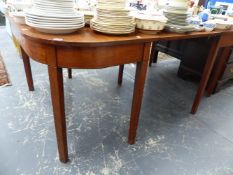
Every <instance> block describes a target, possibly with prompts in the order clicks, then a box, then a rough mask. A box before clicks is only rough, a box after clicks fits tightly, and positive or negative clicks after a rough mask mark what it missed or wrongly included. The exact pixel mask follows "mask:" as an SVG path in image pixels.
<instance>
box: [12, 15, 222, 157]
mask: <svg viewBox="0 0 233 175" xmlns="http://www.w3.org/2000/svg"><path fill="white" fill-rule="evenodd" d="M9 20H10V23H11V28H12V32H13V35H14V36H15V37H16V39H17V40H18V42H19V43H20V46H21V48H22V49H23V50H24V51H25V55H26V57H25V58H28V57H31V58H32V59H34V60H36V61H38V62H40V63H43V64H46V65H48V72H49V80H50V87H51V98H52V105H53V114H54V122H55V129H56V136H57V143H58V151H59V158H60V160H61V162H67V161H68V149H67V136H66V122H65V107H64V88H63V76H62V68H68V69H71V68H88V69H99V68H105V67H111V66H120V65H121V66H122V65H124V64H128V63H136V64H137V68H136V75H135V85H134V93H133V101H132V108H131V117H130V127H129V135H128V142H129V144H133V143H135V139H136V131H137V127H138V120H139V115H140V109H141V104H142V98H143V90H144V84H145V79H146V74H147V68H148V63H149V57H150V52H151V45H152V42H153V41H159V40H177V39H185V38H196V37H207V36H219V35H221V33H222V32H220V31H215V32H193V33H190V34H176V33H165V32H161V33H160V34H158V35H145V34H141V33H138V32H136V33H134V34H131V35H124V36H110V35H103V34H99V33H96V32H94V31H92V30H91V29H90V28H87V27H86V28H84V29H81V30H80V31H78V32H76V33H73V34H68V35H51V34H43V33H40V32H37V31H36V30H34V29H32V28H30V27H29V26H26V25H18V24H16V23H15V22H14V20H13V19H12V18H9ZM215 44H216V43H214V44H213V46H212V48H215V47H216V45H215ZM214 55H215V54H212V53H211V54H210V57H209V64H207V65H206V73H205V74H204V75H203V79H202V81H201V84H200V86H199V90H198V93H197V96H196V99H195V103H194V104H195V107H194V109H195V111H196V109H197V107H198V105H199V103H200V99H201V96H202V95H203V89H205V88H206V86H205V85H206V82H207V81H208V78H209V71H211V69H212V66H211V65H212V62H213V61H214V59H215V58H214ZM25 68H26V69H28V70H29V68H30V66H29V65H28V66H27V63H26V65H25ZM27 72H29V71H26V74H27ZM69 73H70V72H69ZM120 73H122V76H123V69H122V67H121V70H120ZM29 75H30V73H29ZM122 76H121V75H120V76H119V77H121V78H122ZM121 82H122V80H121ZM29 86H30V85H29Z"/></svg>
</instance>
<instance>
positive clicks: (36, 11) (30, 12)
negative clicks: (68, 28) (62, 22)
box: [26, 9, 84, 18]
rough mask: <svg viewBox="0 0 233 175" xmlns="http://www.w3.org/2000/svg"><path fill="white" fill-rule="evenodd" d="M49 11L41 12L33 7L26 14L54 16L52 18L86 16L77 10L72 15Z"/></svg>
mask: <svg viewBox="0 0 233 175" xmlns="http://www.w3.org/2000/svg"><path fill="white" fill-rule="evenodd" d="M48 13H49V12H48ZM48 13H43V12H41V11H39V10H36V9H31V10H29V11H26V16H27V15H34V16H41V17H52V18H79V17H83V16H84V15H83V14H82V13H79V12H77V11H74V13H73V14H72V15H70V14H58V13H56V14H48Z"/></svg>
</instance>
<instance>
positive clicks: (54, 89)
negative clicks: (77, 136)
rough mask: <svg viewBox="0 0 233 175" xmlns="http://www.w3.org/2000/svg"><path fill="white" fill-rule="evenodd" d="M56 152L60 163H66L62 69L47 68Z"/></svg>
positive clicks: (66, 149)
mask: <svg viewBox="0 0 233 175" xmlns="http://www.w3.org/2000/svg"><path fill="white" fill-rule="evenodd" d="M48 73H49V80H50V90H51V98H52V105H53V115H54V123H55V129H56V136H57V143H58V152H59V158H60V161H61V162H64V163H66V162H68V148H67V136H66V119H65V104H64V87H63V74H62V68H56V67H52V66H48Z"/></svg>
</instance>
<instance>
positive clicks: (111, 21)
mask: <svg viewBox="0 0 233 175" xmlns="http://www.w3.org/2000/svg"><path fill="white" fill-rule="evenodd" d="M129 13H130V11H129V10H126V9H125V0H114V1H106V0H99V1H98V4H97V8H96V14H95V16H94V18H93V19H92V20H91V28H92V29H93V30H95V31H98V32H101V33H106V34H115V35H121V34H129V33H133V32H134V31H135V22H134V18H133V17H132V16H130V15H129Z"/></svg>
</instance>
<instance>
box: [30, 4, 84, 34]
mask: <svg viewBox="0 0 233 175" xmlns="http://www.w3.org/2000/svg"><path fill="white" fill-rule="evenodd" d="M26 24H27V25H29V26H31V27H33V28H35V29H36V30H38V31H41V32H45V33H52V34H64V33H71V32H74V31H76V30H78V29H80V28H82V27H84V25H85V24H84V15H83V14H82V13H79V12H77V11H75V10H74V3H73V0H59V1H54V0H34V1H33V8H32V9H30V10H29V11H27V12H26Z"/></svg>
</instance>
